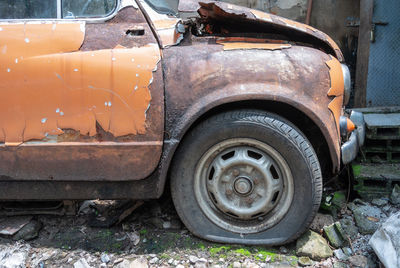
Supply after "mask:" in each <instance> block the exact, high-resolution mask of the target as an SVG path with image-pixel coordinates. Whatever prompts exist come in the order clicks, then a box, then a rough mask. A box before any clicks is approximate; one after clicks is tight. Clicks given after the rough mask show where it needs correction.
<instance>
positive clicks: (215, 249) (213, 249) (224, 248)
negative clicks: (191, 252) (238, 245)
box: [208, 246, 231, 257]
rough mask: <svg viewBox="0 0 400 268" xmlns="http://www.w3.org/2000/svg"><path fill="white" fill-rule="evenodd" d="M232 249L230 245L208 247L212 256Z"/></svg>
mask: <svg viewBox="0 0 400 268" xmlns="http://www.w3.org/2000/svg"><path fill="white" fill-rule="evenodd" d="M229 249H231V247H230V246H221V247H211V248H209V249H208V251H209V252H210V254H211V256H213V257H214V256H216V255H217V254H220V253H223V252H226V251H227V250H229Z"/></svg>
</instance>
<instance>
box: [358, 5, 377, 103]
mask: <svg viewBox="0 0 400 268" xmlns="http://www.w3.org/2000/svg"><path fill="white" fill-rule="evenodd" d="M373 12H374V0H360V28H359V34H358V52H357V65H356V80H355V92H354V93H355V94H354V106H355V107H365V106H366V100H367V98H366V96H367V94H366V93H367V79H368V63H369V46H370V42H371V29H372V16H373Z"/></svg>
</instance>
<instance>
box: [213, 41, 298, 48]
mask: <svg viewBox="0 0 400 268" xmlns="http://www.w3.org/2000/svg"><path fill="white" fill-rule="evenodd" d="M217 44H220V45H223V46H224V50H236V49H267V50H276V49H284V48H290V47H291V45H290V44H273V43H252V42H250V43H246V42H223V41H217Z"/></svg>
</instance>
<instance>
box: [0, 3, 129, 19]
mask: <svg viewBox="0 0 400 268" xmlns="http://www.w3.org/2000/svg"><path fill="white" fill-rule="evenodd" d="M115 1H116V2H117V4H116V6H115V8H114V10H113V11H112V12H111V13H110V14H109V15H107V16H105V17H97V18H96V17H94V18H75V19H64V18H43V19H0V23H16V22H23V23H24V22H31V21H33V22H47V21H55V22H60V21H61V22H77V21H79V22H80V21H85V22H87V23H102V22H105V21H108V20H110V19H112V18H114V17H115V15H116V14H117V13H118V11H119V10H120V9H121V1H120V0H115ZM60 2H61V1H60ZM58 4H59V0H57V16H58V12H59V10H58V9H59V8H58ZM60 12H62V11H61V7H60ZM61 17H62V14H61Z"/></svg>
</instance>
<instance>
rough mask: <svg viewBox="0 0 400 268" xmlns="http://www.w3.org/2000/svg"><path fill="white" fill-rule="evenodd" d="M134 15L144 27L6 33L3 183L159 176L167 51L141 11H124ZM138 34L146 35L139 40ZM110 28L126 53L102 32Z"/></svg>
mask: <svg viewBox="0 0 400 268" xmlns="http://www.w3.org/2000/svg"><path fill="white" fill-rule="evenodd" d="M127 9H128V12H127ZM129 10H130V12H131V15H133V16H137V17H138V16H139V17H138V21H141V23H140V24H141V25H138V23H135V22H132V21H128V22H126V21H124V20H123V18H122V19H121V18H119V17H118V15H117V16H116V18H114V20H111V21H109V22H106V23H102V24H96V26H95V27H93V26H91V25H90V24H89V25H90V26H89V27H88V29H87V28H86V24H85V22H79V21H69V22H68V21H50V22H49V21H43V22H36V21H35V22H23V23H5V24H1V25H0V27H1V28H0V29H1V31H0V42H1V43H0V49H1V53H0V61H1V63H2V64H1V65H2V70H1V71H0V80H1V81H2V83H1V85H0V92H1V93H2V98H1V99H0V126H1V130H2V131H1V132H0V142H3V144H1V146H0V172H1V175H3V176H4V177H6V178H13V179H20V180H32V179H33V180H48V179H50V180H135V179H142V178H144V177H146V176H148V175H149V174H150V173H151V172H152V171H153V170H154V169H155V167H156V166H157V164H158V160H159V158H160V155H161V148H162V137H163V126H164V124H163V123H164V122H163V120H164V106H163V103H164V102H163V97H164V95H163V85H162V82H163V81H162V73H161V71H162V70H161V68H158V67H159V66H160V50H159V47H158V45H157V43H156V40H155V38H154V36H153V35H152V32H151V31H150V30H149V29H148V26H147V28H146V26H145V25H143V24H144V18H143V15H142V14H141V13H140V12H139V11H138V10H135V9H134V8H133V7H128V8H125V9H123V10H121V11H123V13H124V15H125V16H126V14H125V13H128V14H129ZM121 11H120V12H121ZM132 12H133V13H132ZM137 27H139V28H140V29H143V31H142V32H141V33H142V34H141V36H133V35H130V34H129V33H130V30H131V29H137ZM101 29H108V31H110V29H112V30H113V31H112V32H113V33H114V34H113V36H119V39H118V41H120V42H122V43H123V44H120V42H118V41H117V42H112V41H113V40H115V38H114V39H112V38H109V36H110V35H102V34H97V35H96V34H93V33H92V32H96V33H101ZM146 30H147V31H146ZM87 31H89V32H90V33H89V34H88V33H87ZM127 35H128V36H127ZM96 36H97V41H98V42H93V39H96ZM87 37H88V38H87ZM110 40H111V41H110ZM135 40H136V41H135ZM90 42H92V43H96V44H98V45H97V47H96V46H94V45H92V47H90V46H88V45H87V44H88V43H89V44H90ZM85 45H86V46H85ZM82 47H85V50H82V49H81V48H82Z"/></svg>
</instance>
